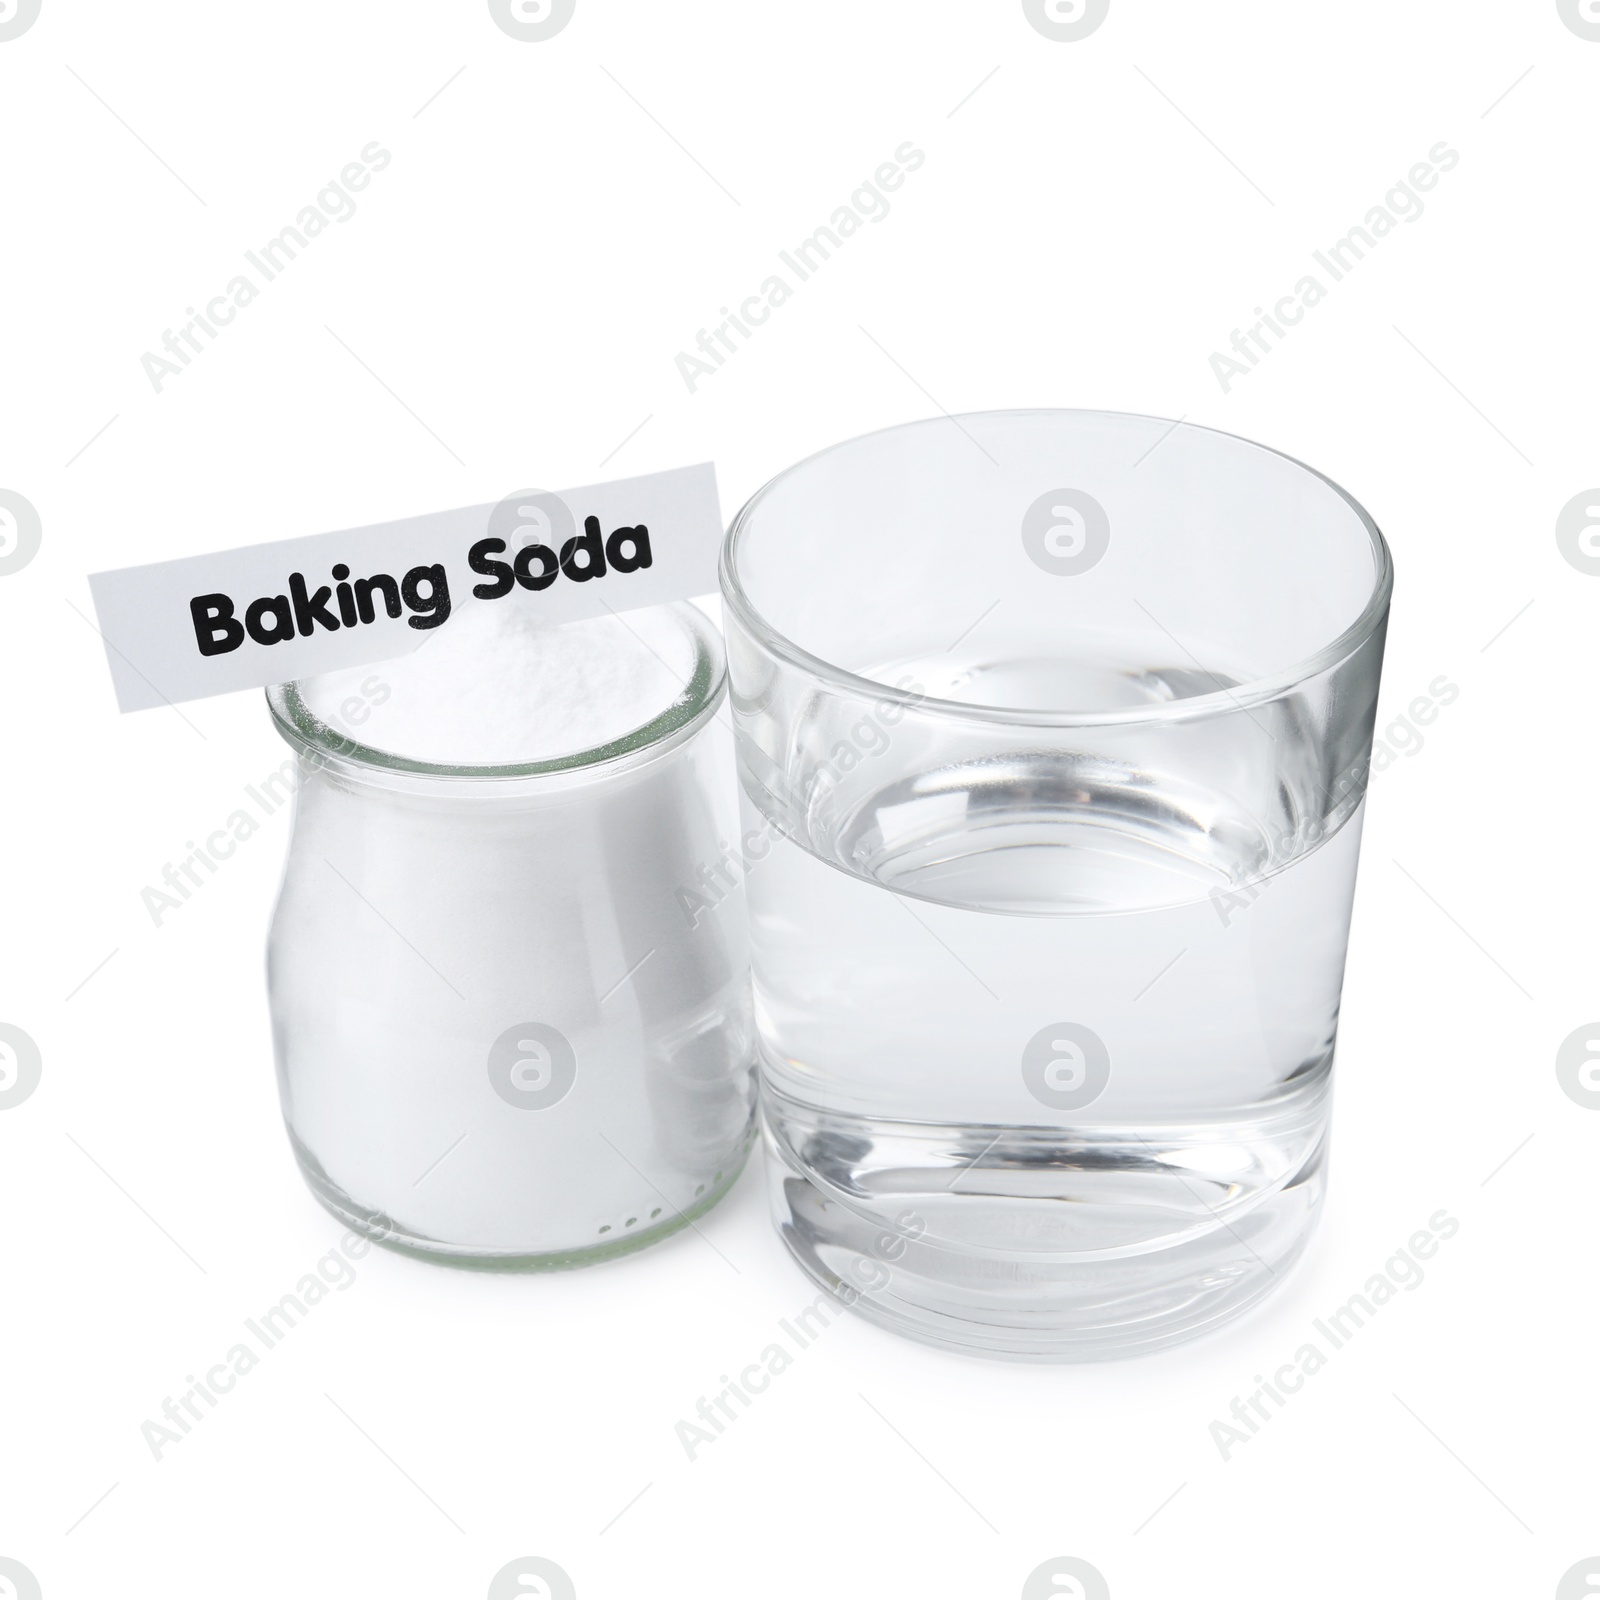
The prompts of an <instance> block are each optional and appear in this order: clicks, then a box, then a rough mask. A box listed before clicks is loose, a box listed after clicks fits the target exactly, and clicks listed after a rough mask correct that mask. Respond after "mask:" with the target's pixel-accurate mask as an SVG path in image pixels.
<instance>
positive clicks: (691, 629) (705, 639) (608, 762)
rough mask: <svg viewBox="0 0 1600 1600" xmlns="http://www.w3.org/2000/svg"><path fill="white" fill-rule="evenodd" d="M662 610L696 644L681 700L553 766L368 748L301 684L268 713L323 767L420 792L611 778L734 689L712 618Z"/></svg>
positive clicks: (695, 611)
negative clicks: (326, 716)
mask: <svg viewBox="0 0 1600 1600" xmlns="http://www.w3.org/2000/svg"><path fill="white" fill-rule="evenodd" d="M651 609H657V608H651ZM659 609H660V610H662V611H668V612H671V613H672V614H673V615H674V616H675V617H676V618H677V619H678V621H679V622H680V623H682V624H683V626H684V631H685V633H687V634H688V635H689V636H690V637H691V638H692V639H693V641H694V645H695V657H694V666H693V668H692V670H691V672H690V674H689V677H688V680H687V681H686V682H685V683H684V685H683V687H682V689H681V690H680V691H679V692H678V694H677V696H676V698H675V699H674V700H673V701H672V703H671V704H670V705H669V706H667V707H666V708H665V709H664V710H663V711H661V712H659V713H658V714H657V715H655V716H654V717H652V718H650V719H649V720H648V721H646V722H642V723H640V724H639V726H638V727H636V728H632V729H630V730H629V731H628V732H626V733H623V734H619V735H618V736H617V737H616V738H615V739H610V740H607V741H606V742H605V743H604V744H599V745H595V746H593V747H592V748H590V749H587V750H575V751H570V752H568V753H567V754H565V755H561V756H552V757H550V758H549V759H548V760H544V761H520V762H501V763H489V764H482V765H471V764H457V763H450V762H440V761H418V760H415V759H413V758H412V757H409V756H402V755H398V754H396V753H395V752H394V751H391V750H383V749H380V748H378V747H377V746H376V745H367V744H363V743H362V742H361V741H360V740H359V739H354V738H352V737H351V736H350V735H349V734H347V733H343V732H341V731H340V730H339V729H337V728H334V727H332V726H330V725H329V724H328V723H327V722H325V721H323V719H322V718H320V717H319V716H317V715H316V713H315V712H314V711H312V710H311V708H310V707H309V706H308V705H307V704H306V702H305V699H304V697H303V696H302V695H301V693H300V682H299V680H298V679H291V680H290V681H288V682H286V683H275V684H273V685H271V687H269V688H268V689H267V691H266V699H267V708H268V710H269V711H270V712H271V714H272V720H273V722H274V723H275V724H276V726H277V729H278V732H279V733H280V734H281V735H282V736H283V738H284V740H285V741H286V742H287V743H288V744H289V745H291V746H292V747H293V748H294V749H296V750H298V751H300V752H302V753H304V754H308V755H311V756H312V757H313V759H315V760H318V761H319V762H321V763H322V764H324V765H327V766H338V765H339V764H341V763H342V764H344V765H345V766H347V767H348V768H349V769H350V770H351V771H353V772H359V773H360V774H361V775H362V776H363V777H365V778H368V779H378V780H380V781H381V779H388V780H389V781H391V782H396V783H398V784H400V785H402V786H404V785H405V784H406V780H420V786H422V787H429V788H431V787H433V786H434V785H436V784H449V783H484V784H497V785H499V786H501V787H508V786H513V785H516V784H517V782H518V780H527V779H536V780H537V779H547V778H558V777H562V776H567V775H583V776H594V777H603V776H608V775H609V774H610V773H611V772H612V771H616V770H620V769H622V768H625V767H631V766H636V765H639V764H641V762H642V760H643V759H645V758H654V756H656V755H658V754H664V753H665V752H666V751H667V750H668V749H671V748H673V747H674V746H676V745H677V744H679V743H681V742H682V741H683V740H684V739H686V738H688V737H689V736H690V735H691V734H692V733H693V732H694V731H695V730H696V729H697V728H699V727H700V726H701V725H702V724H704V723H705V722H707V721H709V720H710V718H711V717H712V716H713V715H714V714H715V712H716V709H717V707H718V706H719V705H720V704H721V702H722V697H723V695H724V694H725V693H726V691H727V684H728V662H727V654H726V652H725V651H724V649H723V647H722V639H721V636H720V635H719V634H718V632H717V630H716V628H715V627H714V626H713V625H712V624H711V622H710V620H709V619H708V618H707V617H706V615H705V613H704V612H702V611H701V610H700V609H699V608H698V607H697V606H694V605H691V604H690V603H689V602H688V601H686V600H680V601H673V602H671V603H669V604H667V605H663V606H661V607H659ZM613 615H617V613H613ZM378 664H380V665H381V663H378Z"/></svg>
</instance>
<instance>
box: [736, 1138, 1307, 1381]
mask: <svg viewBox="0 0 1600 1600" xmlns="http://www.w3.org/2000/svg"><path fill="white" fill-rule="evenodd" d="M768 1115H769V1123H768V1129H767V1141H766V1142H767V1155H768V1161H767V1168H768V1174H769V1194H770V1199H771V1205H772V1212H773V1219H774V1222H775V1223H776V1225H777V1228H778V1232H779V1234H780V1235H781V1237H782V1238H783V1241H784V1243H785V1245H786V1246H787V1247H788V1249H789V1252H790V1254H791V1255H792V1256H793V1257H794V1259H795V1260H796V1262H797V1263H798V1264H799V1265H800V1267H801V1268H802V1269H803V1270H804V1271H805V1273H806V1274H807V1275H808V1276H809V1277H810V1278H811V1279H812V1280H813V1281H814V1282H815V1283H817V1284H818V1285H820V1286H821V1287H822V1288H823V1289H824V1290H826V1291H827V1292H828V1293H829V1294H830V1295H832V1296H833V1297H834V1298H835V1299H837V1300H839V1301H840V1302H841V1303H842V1304H843V1305H844V1306H846V1307H847V1308H848V1309H850V1310H852V1311H853V1312H855V1314H856V1315H857V1316H860V1317H863V1318H865V1319H866V1320H867V1321H869V1322H872V1323H875V1324H876V1325H878V1326H879V1327H882V1328H887V1329H888V1330H889V1331H890V1332H892V1333H897V1334H900V1335H901V1336H903V1337H905V1338H909V1339H914V1340H916V1341H918V1342H919V1343H922V1344H928V1345H933V1346H935V1347H937V1348H940V1349H944V1350H953V1351H958V1352H960V1353H963V1354H966V1355H977V1356H985V1357H989V1358H991V1359H997V1360H1007V1361H1029V1362H1058V1363H1059V1362H1076V1361H1107V1360H1116V1359H1120V1358H1124V1357H1131V1356H1137V1355H1146V1354H1150V1353H1152V1352H1154V1351H1157V1350H1162V1349H1166V1348H1168V1347H1169V1346H1172V1345H1178V1344H1183V1343H1186V1342H1188V1341H1189V1340H1191V1339H1196V1338H1199V1337H1200V1336H1201V1335H1203V1334H1206V1333H1208V1332H1210V1331H1211V1330H1213V1329H1215V1328H1217V1327H1219V1326H1220V1325H1222V1324H1223V1323H1226V1322H1229V1321H1231V1320H1233V1319H1234V1318H1236V1317H1239V1316H1241V1315H1243V1313H1244V1312H1246V1311H1247V1310H1249V1309H1250V1307H1252V1306H1253V1305H1255V1304H1256V1303H1257V1302H1258V1301H1259V1300H1261V1299H1263V1298H1264V1297H1265V1296H1266V1295H1268V1294H1269V1293H1271V1292H1272V1291H1273V1290H1274V1289H1276V1288H1277V1287H1279V1286H1280V1285H1281V1284H1282V1283H1283V1281H1284V1278H1285V1276H1286V1274H1287V1273H1288V1271H1289V1269H1290V1267H1291V1266H1292V1265H1293V1264H1294V1262H1295V1261H1296V1260H1298V1258H1299V1257H1300V1255H1301V1253H1302V1252H1303V1251H1304V1249H1305V1246H1306V1243H1307V1242H1308V1240H1309V1239H1310V1237H1311V1234H1312V1233H1313V1231H1314V1229H1315V1224H1316V1218H1317V1214H1318V1212H1319V1210H1320V1207H1321V1200H1322V1193H1323V1187H1324V1181H1323V1149H1324V1147H1323V1145H1322V1143H1321V1141H1318V1142H1317V1143H1316V1145H1315V1147H1314V1148H1313V1149H1312V1150H1311V1151H1310V1152H1309V1153H1308V1154H1307V1156H1306V1159H1305V1160H1304V1161H1303V1163H1302V1164H1301V1165H1300V1166H1299V1168H1298V1170H1297V1171H1296V1172H1295V1173H1294V1175H1293V1176H1292V1177H1291V1178H1290V1179H1289V1180H1288V1181H1287V1182H1285V1183H1284V1184H1283V1185H1282V1187H1280V1188H1277V1189H1275V1190H1273V1191H1271V1192H1269V1193H1267V1194H1264V1195H1262V1196H1261V1197H1260V1198H1259V1200H1258V1202H1257V1203H1256V1204H1255V1205H1253V1206H1251V1207H1250V1208H1249V1209H1248V1210H1245V1211H1241V1212H1237V1213H1234V1214H1231V1215H1229V1216H1228V1217H1226V1218H1225V1219H1224V1218H1220V1217H1219V1218H1217V1219H1215V1225H1214V1226H1211V1227H1209V1228H1204V1229H1201V1230H1197V1231H1190V1232H1188V1233H1186V1234H1185V1235H1183V1236H1182V1237H1181V1238H1179V1239H1176V1240H1173V1241H1172V1242H1169V1243H1166V1244H1161V1243H1159V1242H1156V1241H1152V1242H1151V1243H1150V1244H1149V1245H1148V1246H1146V1247H1144V1248H1134V1249H1129V1250H1124V1251H1120V1252H1119V1251H1117V1250H1102V1251H1099V1252H1095V1253H1083V1254H1080V1255H1078V1256H1077V1257H1076V1259H1074V1258H1073V1256H1072V1254H1071V1252H1069V1251H1065V1250H1061V1249H1055V1250H1048V1249H1043V1248H1041V1249H1036V1250H1028V1249H1026V1248H1019V1244H1020V1242H1021V1239H1022V1238H1025V1237H1028V1236H1031V1237H1032V1238H1033V1239H1034V1241H1035V1243H1038V1242H1040V1241H1041V1240H1045V1241H1047V1240H1048V1239H1049V1236H1050V1235H1051V1234H1052V1232H1054V1231H1056V1228H1055V1220H1056V1218H1057V1217H1058V1216H1060V1215H1061V1214H1062V1211H1063V1207H1064V1206H1065V1205H1067V1204H1069V1202H1067V1201H1066V1200H1065V1198H1064V1197H1063V1198H1062V1199H1057V1200H1052V1199H1048V1198H1044V1197H1042V1196H1038V1195H1036V1196H1035V1198H1034V1199H1032V1200H1031V1201H1030V1202H1028V1206H1027V1215H1026V1216H1021V1215H1019V1214H1018V1212H1017V1208H1015V1207H1014V1206H1010V1205H1006V1204H1005V1202H1004V1201H1001V1202H1000V1204H997V1203H996V1201H997V1198H998V1197H997V1196H996V1195H994V1194H989V1195H986V1194H985V1193H983V1176H984V1175H983V1171H982V1169H978V1170H972V1169H969V1170H968V1174H967V1175H966V1176H964V1177H963V1179H962V1183H963V1191H962V1192H961V1193H959V1194H958V1193H956V1192H954V1191H953V1190H952V1189H951V1188H949V1187H947V1186H945V1185H944V1184H942V1183H940V1184H936V1185H931V1184H929V1183H928V1182H927V1180H928V1179H929V1178H930V1177H935V1178H944V1179H948V1178H949V1176H950V1174H949V1173H948V1172H946V1173H939V1174H931V1173H928V1172H917V1171H914V1170H905V1171H900V1172H894V1171H885V1170H880V1171H878V1172H877V1174H876V1177H877V1178H878V1180H879V1187H878V1188H877V1190H876V1192H874V1193H871V1194H865V1193H863V1194H856V1193H849V1192H846V1191H844V1190H842V1189H841V1188H839V1187H838V1186H836V1185H835V1184H833V1183H830V1182H829V1181H828V1178H827V1176H826V1175H825V1174H823V1173H821V1172H819V1171H818V1170H817V1169H815V1168H810V1169H807V1168H806V1167H804V1166H803V1165H802V1163H801V1162H800V1161H799V1160H798V1159H797V1158H796V1156H795V1154H794V1152H793V1150H792V1149H790V1148H789V1147H788V1145H787V1142H786V1141H785V1140H784V1139H783V1138H781V1137H778V1136H776V1135H775V1134H774V1132H773V1129H772V1126H771V1123H770V1108H769V1114H768ZM994 1133H995V1130H993V1129H983V1130H971V1131H970V1138H971V1147H972V1148H977V1149H981V1148H983V1146H984V1145H985V1144H989V1143H991V1141H992V1140H993V1138H994ZM1002 1207H1003V1208H1004V1209H1003V1210H1002ZM1002 1235H1003V1236H1004V1237H1001V1236H1002ZM1056 1242H1057V1243H1059V1242H1060V1241H1056Z"/></svg>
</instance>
